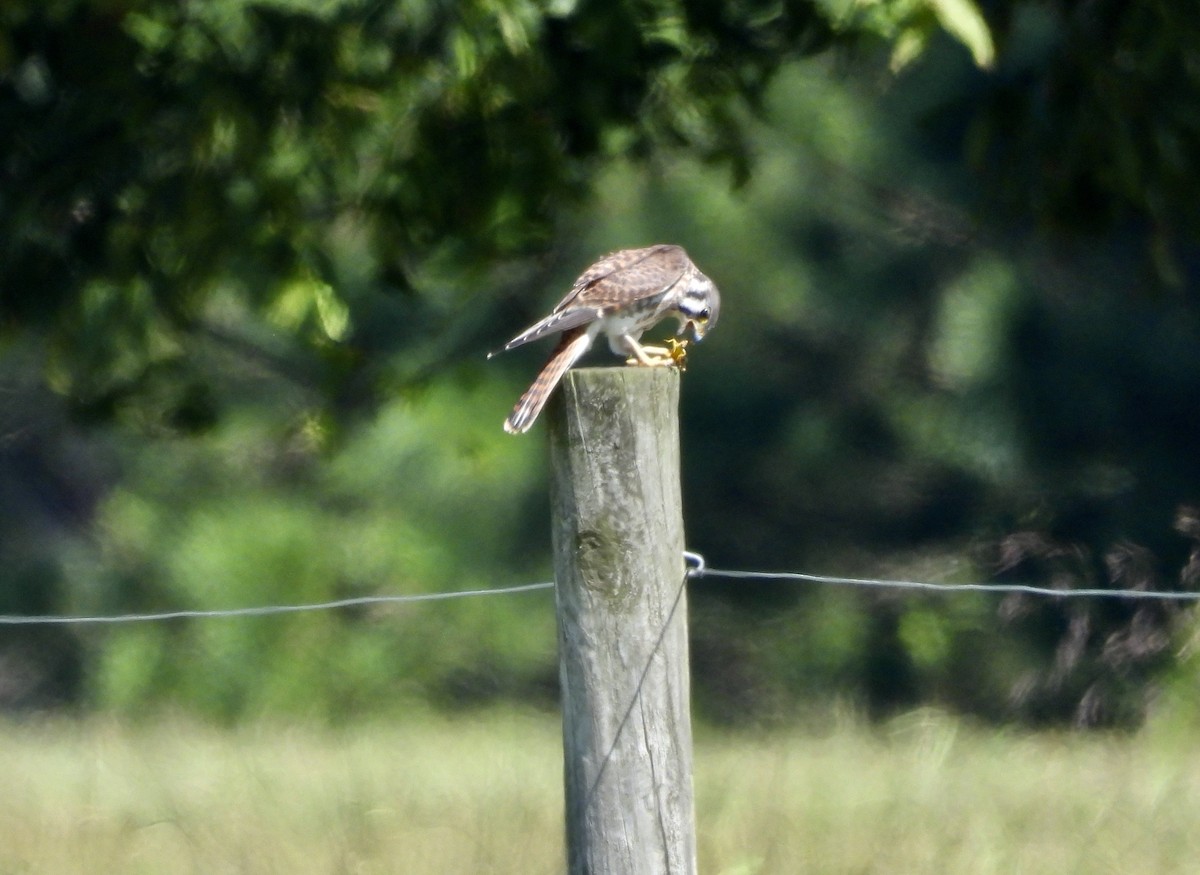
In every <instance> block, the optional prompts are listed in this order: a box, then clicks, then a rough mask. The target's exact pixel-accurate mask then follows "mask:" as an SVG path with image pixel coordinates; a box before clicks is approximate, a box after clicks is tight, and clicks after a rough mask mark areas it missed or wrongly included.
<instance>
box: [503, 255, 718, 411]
mask: <svg viewBox="0 0 1200 875" xmlns="http://www.w3.org/2000/svg"><path fill="white" fill-rule="evenodd" d="M720 309H721V296H720V294H719V293H718V292H717V287H716V286H715V285H714V284H713V281H712V280H710V279H709V278H708V277H706V276H705V275H704V274H702V273H701V272H700V271H699V269H698V268H697V267H696V265H694V264H692V260H691V259H690V258H688V255H687V253H686V252H684V251H683V247H681V246H671V245H668V244H661V243H660V244H658V245H657V246H648V247H646V248H645V249H622V250H620V251H619V252H613V253H611V254H610V255H606V256H604V257H603V258H602V259H600V260H599V261H597V262H596V263H595V264H593V265H592V266H591V267H589V268H588V269H587V270H585V271H584V272H583V275H582V276H580V277H579V279H577V280H575V285H574V286H572V287H571V291H570V292H569V293H568V294H567V296H566V297H565V298H563V299H562V300H561V301H559V303H558V306H557V307H555V308H554V311H553V312H552V313H551V314H550V315H549V316H547V317H546V318H545V319H543V320H542V321H541V322H538V323H537V324H536V325H533V326H532V327H530V328H528V329H526V330H525V331H523V332H521V333H520V334H518V335H517V336H516V337H514V338H513V339H512V340H510V341H509V342H508V343H506V344H505V345H504V350H510V349H513V348H514V347H518V346H522V345H524V344H526V343H529V342H530V341H533V340H537V339H538V338H541V337H545V336H546V335H547V334H555V333H557V332H560V331H561V332H562V339H561V340H559V342H558V346H556V347H555V348H554V352H553V353H551V354H550V360H549V361H547V362H546V365H545V367H543V368H542V372H541V373H540V374H538V376H537V379H536V380H534V381H533V385H531V386H530V387H529V388H528V389H527V390H525V394H524V395H522V396H521V400H519V401H518V402H517V406H516V407H514V408H513V411H512V413H510V414H509V415H508V419H506V420H505V421H504V430H505V431H507V432H508V433H509V434H520V433H521V432H525V431H528V430H529V427H530V426H531V425H533V421H534V420H535V419H537V416H538V414H539V413H541V412H542V408H543V407H544V406H545V405H546V399H548V398H549V397H550V393H551V392H553V391H554V387H555V386H557V385H558V381H559V380H560V379H562V375H563V374H565V373H566V371H567V369H568V368H570V367H571V365H573V364H575V362H577V361H578V360H579V358H580V356H582V355H583V354H584V353H585V352H587V350H588V348H589V347H590V346H591V345H592V341H593V340H595V339H596V335H598V334H601V333H603V334H605V335H607V336H608V345H609V347H610V348H611V349H612V351H613V352H614V353H616V354H617V355H619V356H627V357H628V359H627V361H628V363H629V364H635V365H645V366H650V367H653V366H661V365H672V364H676V363H678V362H680V361H681V359H682V355H681V349H682V344H686V343H687V341H686V340H685V341H682V342H680V343H677V342H674V341H672V342H671V343H672V346H671V348H670V349H667V348H665V347H657V346H642V345H641V344H640V343H638V340H639V339H640V338H641V336H642V332H643V331H645V330H646V329H648V328H651V327H652V326H654V325H657V324H658V323H659V322H660V321H661V320H662V319H665V318H666V317H667V316H674V317H675V318H677V319H678V320H679V330H678V331H677V332H676V334H683V332H684V330H685V329H686V328H687V327H688V326H689V325H690V326H691V328H692V336H693V337H694V338H695V339H696V341H697V342H699V341H700V340H702V339H703V338H704V335H705V334H707V333H708V332H709V331H710V330H711V329H712V327H713V326H714V325H716V324H717V314H718V313H719V312H720ZM504 350H502V351H504ZM492 355H495V353H492ZM488 357H489V358H491V356H488Z"/></svg>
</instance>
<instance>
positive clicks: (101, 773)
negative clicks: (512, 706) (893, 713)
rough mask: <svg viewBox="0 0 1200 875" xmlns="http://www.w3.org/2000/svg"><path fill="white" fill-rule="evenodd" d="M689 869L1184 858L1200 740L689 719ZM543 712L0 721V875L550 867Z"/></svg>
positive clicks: (1195, 821)
mask: <svg viewBox="0 0 1200 875" xmlns="http://www.w3.org/2000/svg"><path fill="white" fill-rule="evenodd" d="M695 758H696V791H697V821H698V841H699V848H700V868H701V872H703V873H707V875H754V873H846V875H865V873H905V875H908V873H931V875H932V873H939V875H941V873H971V875H987V873H1005V875H1010V873H1022V875H1038V873H1045V875H1064V873H1121V875H1139V873H1145V875H1150V873H1154V875H1163V873H1184V872H1187V873H1192V872H1196V871H1197V866H1198V865H1200V864H1198V860H1200V745H1193V746H1192V747H1191V749H1188V748H1187V747H1185V746H1184V745H1181V744H1171V743H1166V742H1161V741H1152V740H1150V739H1148V738H1145V737H1133V738H1119V737H1112V736H1107V737H1105V736H1085V735H1065V734H1064V735H1019V734H1002V733H995V732H990V731H981V730H969V729H967V728H965V727H964V726H962V725H961V724H959V723H957V722H955V721H953V720H951V719H949V718H945V717H941V716H938V715H931V714H915V715H911V716H909V717H905V718H902V719H899V720H896V721H894V722H893V723H891V724H889V725H888V726H887V727H884V728H879V729H874V730H867V729H864V728H861V727H858V726H856V725H853V724H851V725H848V726H847V727H845V728H844V729H842V730H840V731H838V732H835V733H832V734H828V735H824V736H814V735H805V734H802V733H798V732H797V733H774V734H769V735H758V736H751V735H716V734H713V733H711V732H709V733H704V732H701V733H700V734H699V738H698V739H697V743H696V752H695ZM560 774H561V753H560V746H559V737H558V726H557V723H556V720H555V718H554V717H552V716H512V715H503V716H498V715H487V716H480V717H476V718H459V719H456V720H453V721H447V720H442V719H424V720H421V721H417V722H413V723H412V724H411V725H404V724H400V725H394V726H393V725H387V726H385V725H377V724H376V725H370V726H364V727H355V728H350V729H344V730H327V729H326V730H322V729H316V728H311V727H283V726H278V725H268V724H261V725H256V726H252V727H248V728H242V729H237V730H218V729H211V728H202V727H197V726H195V725H191V724H186V723H158V724H154V725H149V726H141V727H128V726H122V725H119V724H117V723H113V722H104V721H100V720H93V721H88V722H82V723H50V724H23V725H10V726H7V727H3V728H0V875H17V873H54V875H73V873H89V875H95V873H147V875H149V873H155V875H158V873H195V875H199V873H204V875H211V873H254V875H259V873H288V875H310V873H311V875H317V873H320V875H333V873H364V875H365V873H384V872H387V873H505V875H507V873H512V875H537V873H558V872H561V871H562V868H563V864H562V860H563V850H562V837H561V836H562V830H563V826H562V791H561V786H560Z"/></svg>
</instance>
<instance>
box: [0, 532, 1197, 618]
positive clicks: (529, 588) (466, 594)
mask: <svg viewBox="0 0 1200 875" xmlns="http://www.w3.org/2000/svg"><path fill="white" fill-rule="evenodd" d="M684 560H685V562H686V563H687V566H688V578H689V579H691V580H703V579H707V578H725V579H729V580H756V581H780V582H793V583H796V582H799V583H818V584H825V585H830V586H853V587H867V588H875V589H897V590H918V591H921V592H929V593H936V594H938V595H950V594H953V593H962V592H975V593H985V594H993V595H1001V594H1009V593H1019V594H1022V595H1031V596H1038V597H1042V598H1053V599H1068V598H1104V599H1146V600H1156V601H1173V602H1194V601H1200V592H1190V591H1167V590H1144V589H1095V588H1093V589H1052V588H1050V587H1045V586H1031V585H1029V584H1023V583H931V582H928V581H920V580H889V579H887V578H874V577H838V576H836V575H829V574H809V573H807V572H803V571H739V570H731V569H725V568H709V567H708V566H707V565H706V564H705V561H704V557H703V556H701V555H700V554H699V553H693V552H690V551H689V552H685V553H684ZM553 588H554V584H553V583H552V582H549V581H547V582H543V583H525V584H519V585H516V586H503V587H497V588H495V589H463V590H451V591H449V592H428V593H410V594H395V595H368V596H355V597H352V598H344V599H334V600H332V601H326V602H312V603H308V604H294V605H259V606H252V607H243V608H218V609H215V610H175V611H155V612H147V613H131V614H112V615H95V616H88V615H75V616H54V615H32V614H30V615H25V614H0V626H52V625H53V626H71V625H88V624H92V625H98V624H110V625H111V624H119V623H150V622H160V621H165V620H185V619H213V618H221V617H267V616H273V615H276V614H298V613H304V612H308V611H332V610H339V609H342V608H355V607H366V606H371V605H395V604H414V603H418V602H436V601H448V600H450V599H461V598H474V597H476V596H496V595H515V594H517V593H526V592H536V591H538V590H547V589H553Z"/></svg>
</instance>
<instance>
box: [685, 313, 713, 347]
mask: <svg viewBox="0 0 1200 875" xmlns="http://www.w3.org/2000/svg"><path fill="white" fill-rule="evenodd" d="M689 326H690V327H691V329H692V337H693V338H695V340H696V343H699V342H700V341H702V340H703V339H704V334H705V332H706V331H708V320H707V319H689V320H688V321H687V322H685V323H684V324H683V327H684V328H685V329H686V328H688V327H689Z"/></svg>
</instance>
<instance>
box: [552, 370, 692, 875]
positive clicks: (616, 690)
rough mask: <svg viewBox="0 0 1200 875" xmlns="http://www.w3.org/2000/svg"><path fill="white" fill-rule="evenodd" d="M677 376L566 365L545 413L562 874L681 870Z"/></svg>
mask: <svg viewBox="0 0 1200 875" xmlns="http://www.w3.org/2000/svg"><path fill="white" fill-rule="evenodd" d="M678 407H679V373H678V371H676V370H675V369H674V368H656V369H645V368H592V369H580V370H573V371H569V372H568V373H567V375H566V378H565V379H564V380H563V383H562V387H561V391H560V395H559V399H558V401H557V402H556V403H555V405H554V407H553V408H552V412H551V427H550V447H551V459H552V467H553V484H552V512H553V526H554V528H553V538H554V568H555V580H556V584H557V589H556V591H557V595H556V603H557V609H558V630H559V631H558V641H559V676H560V681H561V686H562V712H563V748H564V758H565V763H564V772H565V775H564V778H565V789H566V809H567V811H566V814H567V859H568V871H569V872H570V873H571V875H659V873H663V875H666V873H670V875H694V873H695V872H696V837H695V815H694V811H693V799H692V728H691V708H690V691H689V675H688V651H687V593H686V591H685V581H686V577H685V567H684V559H683V549H684V539H683V515H682V508H681V498H680V488H679V422H678Z"/></svg>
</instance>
